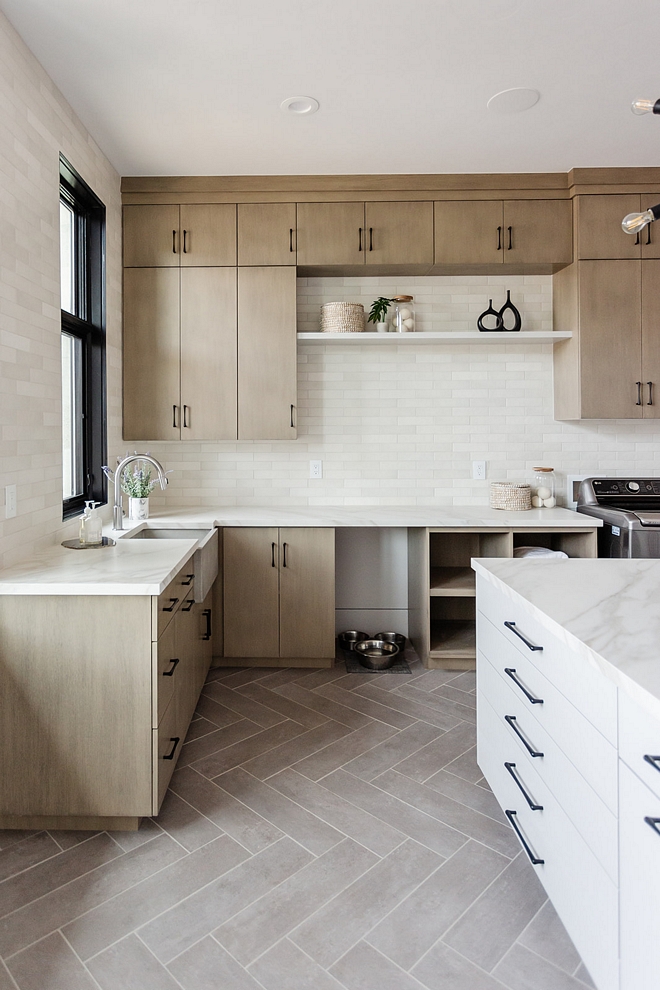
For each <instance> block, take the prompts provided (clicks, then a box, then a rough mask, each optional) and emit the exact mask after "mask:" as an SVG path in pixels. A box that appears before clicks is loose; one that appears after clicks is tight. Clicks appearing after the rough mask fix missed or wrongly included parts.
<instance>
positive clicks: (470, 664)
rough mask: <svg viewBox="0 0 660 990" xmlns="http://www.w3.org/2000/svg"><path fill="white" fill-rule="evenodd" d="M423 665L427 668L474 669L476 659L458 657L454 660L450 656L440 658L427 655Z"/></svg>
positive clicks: (475, 667)
mask: <svg viewBox="0 0 660 990" xmlns="http://www.w3.org/2000/svg"><path fill="white" fill-rule="evenodd" d="M424 666H425V667H426V668H427V669H428V670H476V669H477V661H476V660H469V659H466V658H465V657H459V658H457V659H456V660H452V659H451V657H443V659H442V660H440V659H439V658H438V657H427V659H426V660H425V661H424Z"/></svg>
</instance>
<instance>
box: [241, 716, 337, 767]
mask: <svg viewBox="0 0 660 990" xmlns="http://www.w3.org/2000/svg"><path fill="white" fill-rule="evenodd" d="M284 724H286V723H284ZM294 724H295V723H294ZM350 731H351V730H350V729H349V727H348V726H347V725H341V723H339V722H334V721H333V722H323V723H322V724H321V725H317V726H316V727H315V728H314V729H309V730H308V731H307V732H303V733H302V734H301V735H298V736H296V737H295V738H294V739H291V740H289V741H288V742H285V743H282V745H281V746H277V747H276V748H275V749H271V750H269V751H268V752H267V753H262V754H261V756H256V757H255V758H254V759H252V760H248V761H246V762H245V763H243V764H241V765H242V767H243V769H244V770H247V771H248V773H251V774H252V775H253V777H258V778H259V780H265V779H266V778H267V777H271V776H272V775H273V774H274V773H278V771H280V770H284V768H285V767H290V766H291V764H292V763H297V762H298V760H300V759H301V758H305V757H307V756H309V755H310V754H311V753H316V752H318V750H320V749H325V747H326V746H330V745H331V744H332V743H333V742H337V740H338V739H343V738H344V736H347V735H348V734H349V733H350Z"/></svg>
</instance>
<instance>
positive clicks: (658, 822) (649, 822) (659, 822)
mask: <svg viewBox="0 0 660 990" xmlns="http://www.w3.org/2000/svg"><path fill="white" fill-rule="evenodd" d="M644 821H645V822H646V824H647V825H650V826H651V828H652V829H653V831H654V832H657V833H658V835H660V828H658V825H660V818H649V817H648V816H647V815H645V816H644Z"/></svg>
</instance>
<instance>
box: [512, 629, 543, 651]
mask: <svg viewBox="0 0 660 990" xmlns="http://www.w3.org/2000/svg"><path fill="white" fill-rule="evenodd" d="M504 625H505V626H506V627H507V629H510V630H511V632H512V633H513V634H514V636H517V637H518V639H522V641H523V643H524V644H525V646H526V647H527V648H528V649H529V650H531V651H532V652H533V653H538V652H540V651H541V650H542V649H543V647H542V646H537V645H536V643H532V642H531V640H529V639H527V637H526V636H523V634H522V633H521V632H520V631H519V630H518V628H517V626H516V624H515V622H505V623H504Z"/></svg>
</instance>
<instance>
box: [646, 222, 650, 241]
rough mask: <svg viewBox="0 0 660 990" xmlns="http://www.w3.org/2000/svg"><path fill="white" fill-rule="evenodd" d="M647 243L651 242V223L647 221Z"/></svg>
mask: <svg viewBox="0 0 660 990" xmlns="http://www.w3.org/2000/svg"><path fill="white" fill-rule="evenodd" d="M646 243H647V244H650V243H651V224H650V223H647V225H646Z"/></svg>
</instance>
